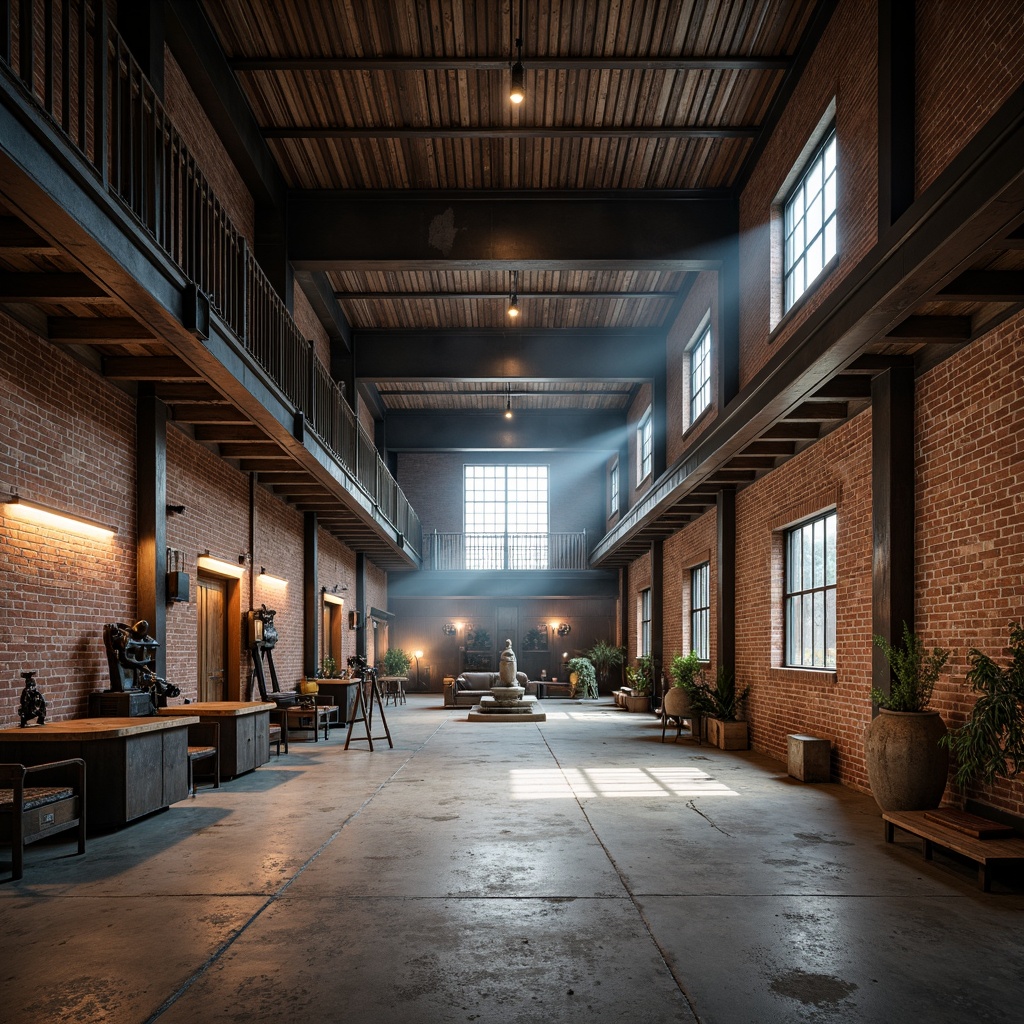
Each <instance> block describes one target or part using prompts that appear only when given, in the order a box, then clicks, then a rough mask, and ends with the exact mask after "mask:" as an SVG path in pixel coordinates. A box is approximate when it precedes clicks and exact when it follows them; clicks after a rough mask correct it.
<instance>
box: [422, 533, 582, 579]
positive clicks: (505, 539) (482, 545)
mask: <svg viewBox="0 0 1024 1024" xmlns="http://www.w3.org/2000/svg"><path fill="white" fill-rule="evenodd" d="M423 541H424V552H423V568H424V569H438V570H446V569H456V570H457V569H586V568H588V561H587V532H586V530H584V531H583V532H582V533H438V532H437V531H435V532H434V533H428V534H426V536H425V537H424V538H423Z"/></svg>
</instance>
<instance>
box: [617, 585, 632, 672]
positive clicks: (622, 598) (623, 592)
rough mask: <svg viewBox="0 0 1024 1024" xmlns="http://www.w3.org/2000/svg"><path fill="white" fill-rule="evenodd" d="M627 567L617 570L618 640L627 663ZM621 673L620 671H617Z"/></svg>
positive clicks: (628, 604)
mask: <svg viewBox="0 0 1024 1024" xmlns="http://www.w3.org/2000/svg"><path fill="white" fill-rule="evenodd" d="M629 612H630V600H629V566H626V565H624V566H623V567H622V568H621V569H620V570H619V640H620V644H619V646H620V647H624V648H625V650H626V662H627V663H628V662H629ZM619 671H620V672H621V669H620V670H619Z"/></svg>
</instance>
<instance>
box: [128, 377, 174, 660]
mask: <svg viewBox="0 0 1024 1024" xmlns="http://www.w3.org/2000/svg"><path fill="white" fill-rule="evenodd" d="M135 433H136V442H135V477H136V484H135V487H136V495H135V496H136V516H137V523H136V534H137V538H136V598H135V602H136V609H135V613H136V615H137V616H138V617H139V618H140V619H145V620H146V621H147V622H148V623H149V635H150V636H151V637H153V639H154V640H156V642H157V643H158V644H159V645H160V646H159V647H158V648H157V650H156V674H157V675H158V676H161V677H164V678H165V677H166V675H167V406H166V405H164V403H163V402H161V401H160V400H159V399H158V398H157V397H156V396H155V394H154V391H153V386H152V385H151V384H141V385H140V386H139V396H138V399H137V401H136V404H135Z"/></svg>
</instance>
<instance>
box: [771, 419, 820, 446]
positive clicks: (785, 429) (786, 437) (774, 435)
mask: <svg viewBox="0 0 1024 1024" xmlns="http://www.w3.org/2000/svg"><path fill="white" fill-rule="evenodd" d="M820 433H821V428H820V426H819V425H818V424H817V423H796V422H793V421H787V420H781V421H780V422H778V423H776V424H773V425H772V426H770V427H769V428H768V429H767V430H766V431H765V432H764V433H763V434H762V435H761V437H763V438H766V439H768V440H772V441H816V440H817V439H818V435H819V434H820Z"/></svg>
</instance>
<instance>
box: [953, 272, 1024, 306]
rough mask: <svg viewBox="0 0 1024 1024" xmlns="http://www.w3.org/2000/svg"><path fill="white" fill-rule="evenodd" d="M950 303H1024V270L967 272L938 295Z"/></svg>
mask: <svg viewBox="0 0 1024 1024" xmlns="http://www.w3.org/2000/svg"><path fill="white" fill-rule="evenodd" d="M938 298H941V299H948V300H950V301H967V302H971V301H977V302H1024V270H967V271H965V272H964V273H962V274H961V275H960V276H959V277H958V278H956V280H954V281H952V282H951V283H950V284H948V285H946V287H945V288H943V289H942V290H941V291H940V292H939V293H938Z"/></svg>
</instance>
